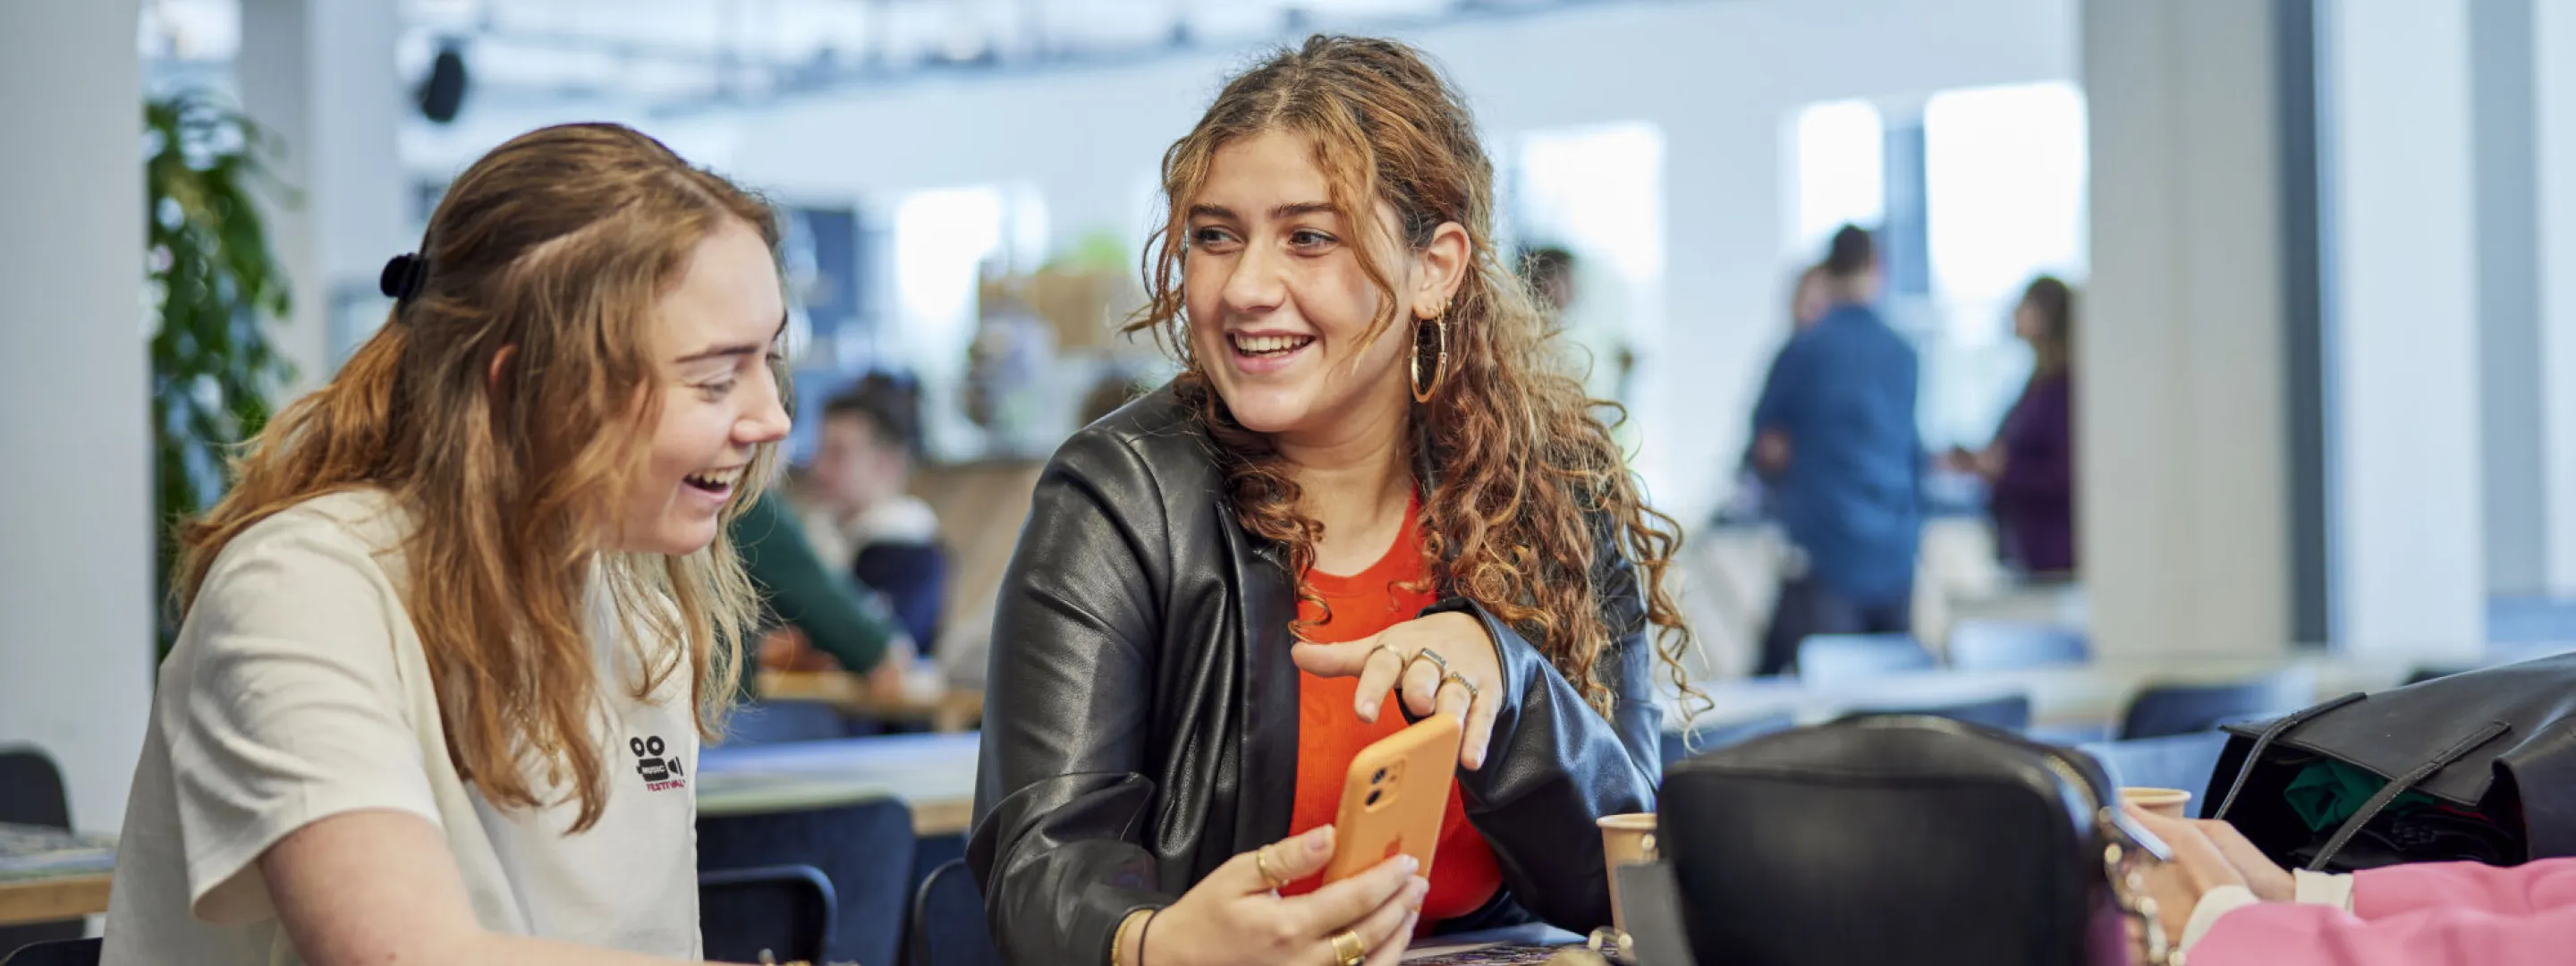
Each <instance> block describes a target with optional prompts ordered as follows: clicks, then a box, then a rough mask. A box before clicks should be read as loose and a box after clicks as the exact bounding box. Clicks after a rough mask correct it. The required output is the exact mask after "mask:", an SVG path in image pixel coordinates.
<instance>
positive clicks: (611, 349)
mask: <svg viewBox="0 0 2576 966" xmlns="http://www.w3.org/2000/svg"><path fill="white" fill-rule="evenodd" d="M728 220H731V221H739V222H742V223H746V224H749V225H751V226H753V227H754V228H756V229H757V230H758V231H759V232H760V233H761V235H762V237H764V238H766V239H767V240H768V241H769V244H770V247H771V249H772V250H773V251H775V250H776V248H777V245H778V228H777V222H776V219H775V216H774V215H773V214H772V212H771V210H770V208H769V206H768V205H767V204H765V203H763V202H762V201H760V200H759V199H758V198H755V197H753V196H752V195H750V194H748V193H746V192H744V191H743V190H741V189H739V188H737V187H735V186H734V185H732V184H730V183H728V182H726V181H725V180H724V179H722V178H720V177H717V176H715V175H713V174H710V173H707V172H705V171H702V170H698V169H696V168H693V167H691V166H690V165H689V164H688V162H686V161H683V160H681V159H680V157H679V156H678V155H675V154H673V153H671V151H670V149H668V148H665V147H663V146H662V144H661V143H660V142H658V141H655V140H653V139H652V138H649V137H646V136H644V135H643V134H640V133H637V132H635V131H633V130H629V129H627V128H624V127H619V126H615V125H608V124H580V125H565V126H560V127H550V128H545V129H542V130H538V131H534V132H531V133H528V134H524V135H521V136H519V137H518V138H515V139H513V140H511V141H510V142H509V143H507V144H503V145H502V146H500V147H499V148H496V149H494V150H493V151H492V153H491V154H488V155H485V156H484V157H483V159H482V160H480V161H477V162H475V163H474V165H473V166H472V167H470V168H468V169H467V170H466V171H465V173H464V175H463V176H461V177H459V178H458V179H457V180H456V182H455V183H454V184H453V185H452V186H451V187H450V188H449V189H448V192H447V196H446V198H445V200H444V201H442V202H440V204H439V206H438V211H437V213H436V214H434V215H433V216H432V217H431V219H430V225H429V231H428V235H427V237H426V239H425V240H424V243H423V252H422V253H423V254H424V255H426V256H427V258H428V260H429V264H430V266H431V267H430V269H429V272H428V274H427V276H426V279H425V281H424V283H423V286H424V287H423V288H422V289H421V290H420V291H419V293H418V294H416V295H414V296H412V297H410V298H407V299H404V300H403V301H402V302H400V303H399V304H398V305H397V306H396V307H395V309H394V311H393V313H392V316H391V318H389V319H388V320H387V322H386V324H385V325H384V327H383V328H381V329H379V330H378V331H377V332H376V334H375V336H374V337H373V338H370V339H368V340H367V342H366V344H364V345H362V346H360V347H359V348H358V351H357V353H356V354H355V355H354V356H352V357H350V359H349V361H348V362H347V364H345V365H343V366H342V367H341V368H340V371H339V374H338V375H337V376H335V377H334V378H333V379H332V380H331V382H330V384H328V385H325V386H323V387H322V388H320V389H317V390H315V391H314V392H313V393H311V394H310V395H307V396H305V397H304V398H302V399H300V400H297V401H296V402H295V403H294V404H293V405H291V406H288V407H287V408H286V409H285V411H284V412H282V413H280V414H279V415H278V417H277V418H276V419H275V420H274V421H272V422H270V423H269V425H268V426H267V427H266V428H265V429H264V430H262V431H261V433H260V434H259V436H258V438H257V439H255V440H253V441H251V443H250V444H249V445H248V447H247V448H246V450H245V451H244V452H243V454H241V455H240V457H239V458H238V459H237V460H236V461H235V464H234V472H235V474H236V477H237V479H236V482H235V483H234V486H233V488H232V490H231V492H230V493H228V494H226V495H225V497H224V499H223V501H222V502H220V503H218V504H217V505H216V506H215V507H214V509H213V510H211V511H209V512H207V513H206V514H205V515H204V516H203V517H201V518H199V519H196V520H193V521H190V522H187V523H185V524H184V525H182V526H181V527H180V535H179V538H180V542H181V545H182V549H181V555H180V563H179V566H180V579H179V580H178V581H177V582H176V587H175V594H176V595H177V597H178V600H177V605H178V606H179V607H180V608H181V609H182V610H183V611H184V610H185V609H186V608H187V607H189V606H191V605H192V604H193V603H194V601H195V598H196V594H197V591H198V589H199V588H200V587H201V586H202V585H203V584H204V582H205V579H206V573H207V571H208V570H209V569H210V568H211V567H212V566H213V565H214V563H215V560H216V558H217V557H218V556H220V555H221V554H222V553H223V549H224V547H225V545H226V544H228V543H230V542H231V541H232V540H233V538H235V537H237V536H239V535H241V533H242V531H244V530H246V529H248V528H250V527H251V526H253V525H255V524H257V523H259V522H260V521H261V520H265V519H267V518H269V517H270V516H272V515H275V514H277V513H278V512H280V511H283V510H286V509H288V508H290V507H293V506H294V505H296V504H298V503H301V502H304V501H306V500H310V499H312V498H314V497H317V496H320V495H323V494H327V493H334V492H339V491H345V490H353V489H360V488H368V487H373V488H380V489H382V490H383V491H385V492H386V493H388V494H390V495H391V497H392V499H393V500H394V502H395V504H396V505H398V506H399V507H401V508H402V509H403V510H404V511H405V513H406V515H407V517H408V520H409V523H410V529H409V530H408V532H407V533H406V534H405V535H404V537H403V538H402V544H401V546H400V548H399V557H400V563H401V568H400V573H401V575H402V576H401V577H400V578H399V579H400V581H401V583H402V596H403V604H404V606H405V608H406V609H407V610H409V611H410V616H411V621H412V626H413V629H414V630H415V631H417V632H418V634H419V636H420V643H421V650H422V651H423V652H424V653H425V654H426V655H427V658H428V663H429V674H430V682H431V686H432V687H433V689H434V690H435V691H436V693H437V695H438V705H439V714H440V718H441V721H442V727H443V729H444V731H445V735H446V739H447V750H448V756H449V758H450V759H451V760H452V761H453V763H454V764H455V767H456V770H457V772H458V773H459V774H460V775H463V776H465V777H466V778H467V779H468V780H469V781H472V782H474V783H475V785H476V786H477V787H478V788H480V789H481V791H482V793H483V795H484V797H485V798H487V799H488V800H490V801H492V802H493V803H494V804H496V805H500V806H503V807H540V806H544V805H550V804H553V803H551V802H546V801H542V800H541V799H542V797H543V796H544V791H543V788H544V786H543V785H541V784H540V782H541V781H542V782H568V784H569V785H570V787H571V788H572V789H574V792H573V795H574V796H575V797H577V798H578V799H579V801H580V804H581V811H580V816H579V818H578V819H577V820H576V821H575V823H574V825H573V826H572V828H573V830H574V831H576V832H578V831H582V830H586V829H588V828H589V827H590V826H592V825H593V824H594V823H596V822H597V821H598V819H599V815H600V811H601V809H602V808H603V807H604V805H605V803H606V796H607V785H606V771H605V765H604V763H603V762H602V761H601V760H600V759H601V754H600V752H599V749H598V744H597V742H596V741H595V740H594V739H593V738H592V737H591V734H592V730H593V727H594V725H595V723H596V722H597V720H598V716H599V715H600V713H601V710H600V699H601V698H602V695H601V693H600V685H599V684H598V676H599V675H598V671H597V667H598V665H597V663H596V662H597V660H598V657H597V655H596V652H595V651H594V650H593V645H592V643H591V621H590V619H589V614H590V613H591V610H590V603H591V601H593V600H594V599H603V598H604V600H605V601H606V606H607V607H608V608H609V609H610V610H611V611H613V612H614V613H615V614H616V615H617V620H618V621H619V622H620V624H621V625H622V626H621V627H620V628H619V630H620V631H622V632H623V634H624V636H625V638H626V643H627V645H628V646H629V647H630V648H631V649H632V650H633V651H634V652H635V656H636V657H637V658H638V659H639V666H641V667H643V668H644V669H645V673H644V674H643V675H642V676H641V678H640V679H639V680H635V681H632V682H628V683H629V685H630V686H631V688H632V690H633V693H634V696H635V697H636V698H637V699H638V700H642V699H644V698H645V697H646V696H647V695H649V694H650V693H652V691H653V690H654V689H655V688H657V687H659V686H660V685H661V684H662V683H663V682H664V681H665V680H667V679H668V678H669V677H670V676H671V675H672V674H674V673H677V672H678V671H679V670H680V668H681V667H682V666H683V665H684V664H685V666H686V667H687V669H688V672H689V674H690V680H691V681H692V683H693V696H694V701H695V704H696V707H697V708H698V711H699V726H700V728H701V729H703V730H706V731H708V732H709V733H711V732H712V729H713V728H714V727H715V726H716V724H717V722H718V720H719V719H720V718H721V715H722V712H723V707H724V704H725V702H726V701H727V700H728V699H729V698H730V697H731V695H732V690H733V689H732V687H731V685H730V683H729V682H730V681H731V680H732V675H733V673H734V670H733V669H734V668H735V667H736V665H737V662H738V661H739V659H740V658H739V653H740V650H741V635H742V634H743V633H744V631H745V629H746V628H748V627H750V626H751V620H752V618H753V616H754V612H755V608H756V607H757V600H756V598H755V596H754V593H753V590H752V587H751V584H750V581H749V579H748V578H747V577H745V576H744V574H743V570H742V565H741V562H740V561H739V560H738V559H737V558H736V557H735V556H734V552H733V548H732V544H731V542H730V541H728V540H726V539H724V538H722V537H721V536H719V537H718V538H717V539H716V540H715V541H714V543H713V545H712V546H710V547H709V548H707V549H705V550H701V551H698V552H695V553H691V554H688V555H686V556H678V557H673V556H665V555H660V554H635V553H624V552H618V551H614V550H612V549H610V548H609V545H608V543H607V537H608V535H609V534H612V533H613V532H614V530H615V528H616V527H617V525H618V513H619V508H620V507H622V506H624V505H625V501H624V493H625V488H626V486H627V482H628V480H630V479H631V478H633V476H634V475H635V473H636V472H637V471H638V470H640V469H641V468H642V466H643V465H644V461H645V459H646V451H647V448H648V446H649V443H650V437H651V433H652V427H653V426H654V425H655V421H656V419H657V417H658V415H659V412H660V408H659V407H660V405H661V396H660V391H659V390H658V389H657V388H656V387H657V386H658V384H659V383H660V381H661V380H659V379H657V378H655V372H656V367H655V364H654V360H653V358H652V355H651V353H652V352H653V351H654V347H653V346H652V345H651V344H650V342H651V339H650V337H649V332H650V322H651V319H652V317H653V311H654V306H655V305H656V303H657V302H658V301H659V299H660V297H661V295H662V293H664V292H665V291H668V290H669V289H670V288H671V287H672V286H674V285H676V284H677V283H678V281H679V279H680V277H681V275H682V273H683V272H684V271H685V270H686V266H687V264H688V260H689V257H690V255H691V253H692V252H693V251H694V250H695V248H696V247H697V244H698V242H699V241H700V240H702V239H704V238H706V237H707V236H708V235H709V234H710V233H711V232H713V231H715V230H716V229H717V228H718V227H720V226H722V225H723V224H725V223H726V222H727V221H728ZM505 349H506V350H507V351H508V352H509V353H510V354H509V356H508V358H507V360H506V361H504V362H503V363H502V364H501V365H500V366H499V367H498V369H497V372H496V369H495V362H494V360H495V359H496V358H499V357H500V356H501V355H502V353H503V352H504V350H505ZM771 459H773V456H772V454H771V452H770V447H767V446H764V447H761V448H760V451H759V453H758V455H757V456H756V457H755V460H754V465H753V466H752V467H751V469H750V471H749V472H747V473H746V474H744V477H743V480H744V482H743V484H742V486H740V487H739V488H738V492H737V493H736V494H735V495H734V497H733V499H732V501H731V505H730V506H728V507H726V508H725V511H724V514H723V519H724V520H725V521H727V522H729V521H731V520H732V519H733V518H734V517H735V516H737V515H738V514H739V513H740V512H741V511H742V509H743V508H744V507H745V506H747V505H749V503H748V501H750V500H752V499H754V498H755V497H756V496H757V495H758V494H757V491H758V489H759V483H760V481H763V480H766V479H767V478H768V476H769V473H768V469H769V464H770V461H771ZM673 642H680V643H683V644H685V646H681V647H674V646H672V644H673Z"/></svg>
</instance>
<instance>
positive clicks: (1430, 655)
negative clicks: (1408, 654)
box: [1404, 647, 1449, 674]
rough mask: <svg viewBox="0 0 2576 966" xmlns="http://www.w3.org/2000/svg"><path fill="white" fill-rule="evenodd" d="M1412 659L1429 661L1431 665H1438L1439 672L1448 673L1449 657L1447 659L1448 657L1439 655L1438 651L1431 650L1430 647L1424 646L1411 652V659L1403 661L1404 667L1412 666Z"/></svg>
mask: <svg viewBox="0 0 2576 966" xmlns="http://www.w3.org/2000/svg"><path fill="white" fill-rule="evenodd" d="M1414 661H1429V662H1431V663H1432V665H1433V666H1436V667H1438V668H1439V669H1440V673H1442V674H1447V673H1449V659H1448V658H1445V657H1441V656H1440V652H1438V651H1434V650H1432V649H1430V648H1427V647H1426V648H1423V649H1421V650H1419V651H1415V652H1413V659H1412V660H1409V661H1406V662H1404V666H1405V667H1407V668H1410V667H1412V666H1413V662H1414Z"/></svg>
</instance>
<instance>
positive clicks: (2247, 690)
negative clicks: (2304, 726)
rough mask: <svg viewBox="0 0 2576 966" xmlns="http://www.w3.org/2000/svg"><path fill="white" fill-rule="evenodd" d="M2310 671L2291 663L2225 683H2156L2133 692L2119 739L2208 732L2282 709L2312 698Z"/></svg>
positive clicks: (2300, 705) (2314, 688)
mask: <svg viewBox="0 0 2576 966" xmlns="http://www.w3.org/2000/svg"><path fill="white" fill-rule="evenodd" d="M2316 691H2317V685H2316V676H2315V675H2314V674H2312V673H2308V672H2304V671H2301V670H2299V669H2296V668H2290V669H2284V670H2281V671H2276V672H2273V673H2271V674H2266V675H2263V676H2262V677H2258V678H2253V679H2251V680H2246V681H2236V682H2230V683H2226V684H2160V685H2156V686H2153V687H2150V688H2147V689H2146V690H2144V691H2140V692H2138V696H2137V698H2136V699H2135V700H2133V701H2131V702H2129V713H2128V714H2127V715H2125V716H2123V718H2122V720H2121V722H2120V740H2123V741H2128V740H2132V739H2137V738H2162V737H2165V736H2167V735H2187V734H2196V733H2198V732H2203V731H2208V730H2210V729H2213V728H2216V727H2218V726H2219V725H2222V724H2226V723H2228V722H2231V721H2241V720H2246V719H2250V718H2263V717H2270V716H2273V715H2281V714H2288V713H2290V712H2292V711H2297V710H2299V709H2300V708H2304V707H2307V706H2308V705H2309V704H2310V703H2312V702H2314V701H2315V700H2316Z"/></svg>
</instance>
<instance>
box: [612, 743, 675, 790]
mask: <svg viewBox="0 0 2576 966" xmlns="http://www.w3.org/2000/svg"><path fill="white" fill-rule="evenodd" d="M626 747H627V749H628V750H630V751H633V752H635V773H636V774H639V775H642V776H644V787H645V789H646V790H649V791H656V792H658V791H662V790H663V789H667V788H686V787H688V781H687V780H686V779H685V778H683V777H682V776H683V775H684V772H682V771H681V769H680V756H678V755H672V756H670V757H667V758H665V757H663V756H662V752H663V751H664V750H665V748H664V746H663V744H662V736H661V735H653V736H650V737H645V738H628V739H626Z"/></svg>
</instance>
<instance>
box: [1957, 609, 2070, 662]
mask: <svg viewBox="0 0 2576 966" xmlns="http://www.w3.org/2000/svg"><path fill="white" fill-rule="evenodd" d="M2092 659H2093V649H2092V647H2091V646H2090V645H2088V644H2086V643H2085V642H2084V632H2083V631H2080V630H2076V629H2074V628H2071V627H2059V626H2057V625H2054V624H2032V623H2025V622H2021V621H1989V620H1965V621H1960V622H1959V623H1957V624H1955V625H1953V626H1952V627H1951V628H1950V668H1951V669H1952V670H1956V671H2012V670H2019V669H2021V668H2033V667H2051V666H2055V665H2061V664H2083V663H2086V662H2088V661H2091V660H2092Z"/></svg>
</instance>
